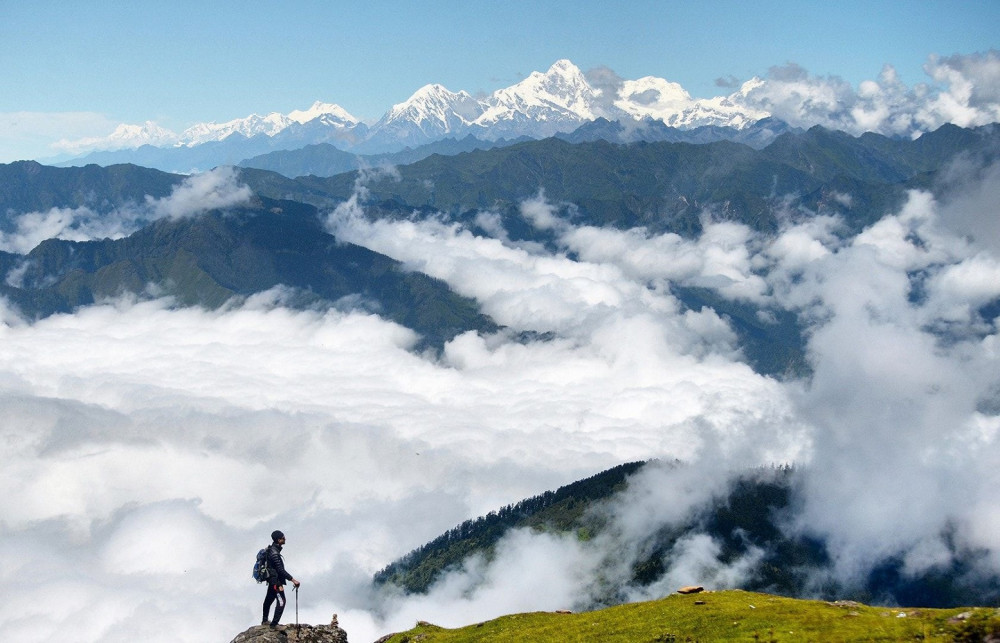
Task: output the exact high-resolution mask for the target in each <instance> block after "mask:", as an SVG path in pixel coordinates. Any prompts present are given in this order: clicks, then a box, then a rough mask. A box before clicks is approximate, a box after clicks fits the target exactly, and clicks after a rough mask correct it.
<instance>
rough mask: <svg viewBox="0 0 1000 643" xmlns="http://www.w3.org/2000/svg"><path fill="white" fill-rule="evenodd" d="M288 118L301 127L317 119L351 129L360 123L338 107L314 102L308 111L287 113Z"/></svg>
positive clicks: (332, 104)
mask: <svg viewBox="0 0 1000 643" xmlns="http://www.w3.org/2000/svg"><path fill="white" fill-rule="evenodd" d="M288 118H290V119H291V120H293V121H295V122H296V123H299V124H301V125H305V124H306V123H308V122H309V121H313V120H316V119H317V118H319V119H322V120H323V122H325V123H328V124H330V125H336V124H340V125H341V126H343V127H353V126H355V125H357V124H358V123H360V122H361V121H359V120H358V119H356V118H355V117H354V116H352V115H351V114H350V113H348V111H347V110H346V109H344V108H343V107H341V106H340V105H335V104H334V103H324V102H321V101H316V102H315V103H313V104H312V107H310V108H309V109H304V110H300V109H297V110H294V111H291V112H289V113H288Z"/></svg>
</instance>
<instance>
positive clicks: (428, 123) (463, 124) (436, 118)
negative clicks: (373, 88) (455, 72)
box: [368, 84, 485, 148]
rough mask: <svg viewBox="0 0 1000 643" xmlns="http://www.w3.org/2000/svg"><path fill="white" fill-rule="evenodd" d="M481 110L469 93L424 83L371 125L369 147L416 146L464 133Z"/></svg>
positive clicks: (482, 108)
mask: <svg viewBox="0 0 1000 643" xmlns="http://www.w3.org/2000/svg"><path fill="white" fill-rule="evenodd" d="M484 109H485V106H484V105H483V103H481V102H480V101H478V100H476V99H475V98H473V97H472V96H470V95H469V93H468V92H464V91H461V92H458V93H455V92H452V91H449V90H448V89H446V88H445V87H443V86H442V85H436V84H435V85H425V86H423V87H421V88H420V89H418V90H417V91H416V92H414V94H413V95H412V96H410V97H409V98H408V99H406V100H405V101H403V102H402V103H398V104H396V105H393V106H392V108H391V109H390V110H389V111H388V112H386V114H385V116H383V117H382V118H381V119H380V120H379V121H378V122H377V123H376V124H375V125H374V126H372V128H371V134H370V136H369V146H368V147H370V148H378V147H380V146H386V147H388V148H391V147H397V148H398V147H399V146H400V144H401V145H411V144H417V145H419V144H422V143H426V142H428V141H433V140H437V139H440V138H444V137H446V136H450V135H454V134H458V133H462V132H466V131H467V130H468V129H469V127H470V126H471V124H472V123H473V122H474V121H475V120H476V119H477V118H479V116H480V115H482V113H483V110H484Z"/></svg>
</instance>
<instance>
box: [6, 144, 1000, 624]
mask: <svg viewBox="0 0 1000 643" xmlns="http://www.w3.org/2000/svg"><path fill="white" fill-rule="evenodd" d="M998 188H1000V169H998V168H997V167H996V166H984V165H983V164H981V163H976V162H975V160H974V159H964V160H963V161H962V162H961V163H956V164H955V166H954V167H953V168H952V170H951V171H950V172H949V173H948V175H947V176H946V177H945V179H944V180H943V181H942V183H941V185H940V186H939V188H938V190H937V191H936V193H935V194H934V195H932V194H931V193H930V192H919V191H915V192H913V193H912V194H911V195H910V197H909V199H908V201H907V203H906V204H905V205H904V206H903V207H902V208H901V209H900V210H899V211H898V212H891V213H887V216H886V217H885V218H883V219H882V220H881V221H879V222H878V223H877V224H875V225H873V226H871V227H870V228H868V229H866V230H865V231H864V232H862V233H861V234H859V235H856V236H853V237H848V236H845V235H844V234H843V229H842V227H841V225H840V222H839V221H838V219H836V218H835V217H828V216H819V215H815V216H802V214H803V213H788V216H787V217H785V218H786V220H787V223H786V224H785V225H784V227H783V228H782V230H781V231H780V232H779V233H778V234H775V235H771V236H766V237H765V236H762V235H760V234H758V233H756V232H754V231H752V230H750V229H748V228H746V227H744V226H742V225H739V224H735V223H732V222H724V221H717V220H715V219H713V218H712V216H711V213H706V214H705V218H704V221H703V224H704V231H703V233H702V234H701V235H700V236H699V237H697V238H694V239H687V238H681V237H679V236H677V235H672V234H663V235H654V234H650V233H648V232H647V231H644V230H641V229H637V230H611V229H600V228H594V227H589V226H581V225H577V224H573V223H571V221H570V219H569V218H568V217H567V216H566V209H565V208H564V207H563V206H561V205H560V204H554V203H550V202H548V201H547V200H546V199H545V197H544V193H540V194H539V195H538V197H537V198H535V199H532V200H529V201H526V202H525V203H524V204H522V214H523V216H524V217H525V218H526V219H528V220H530V221H532V222H533V224H534V225H535V226H537V227H538V228H540V229H544V230H547V231H549V232H551V233H552V235H553V238H554V239H555V246H556V249H555V250H552V249H545V248H542V247H540V246H538V245H535V244H523V243H517V242H513V241H511V240H510V239H509V238H507V236H506V235H505V234H504V232H503V229H502V224H501V222H500V218H499V216H498V215H496V214H495V213H491V212H483V213H481V214H480V217H479V222H480V224H482V225H481V227H482V228H484V229H492V230H493V231H494V234H493V236H490V237H487V236H481V235H476V234H473V233H472V232H470V231H469V230H467V229H464V228H463V227H461V226H459V225H457V224H454V223H449V222H446V221H444V220H423V221H406V220H403V221H386V220H375V221H373V220H371V219H369V218H368V217H366V216H365V213H364V202H363V199H361V198H355V199H352V200H350V201H348V202H346V203H345V204H343V205H342V206H341V207H339V208H337V209H336V210H334V211H332V212H328V213H324V217H325V222H326V225H327V227H328V229H329V231H330V232H332V233H333V234H335V235H336V236H337V237H338V238H340V239H342V240H344V241H350V242H353V243H358V244H361V245H364V246H366V247H369V248H372V249H374V250H376V251H378V252H382V253H384V254H387V255H389V256H392V257H394V258H396V259H398V260H400V261H402V262H404V264H406V265H407V266H409V267H410V268H412V269H414V270H420V271H423V272H426V273H428V274H430V275H432V276H435V277H437V278H440V279H442V280H444V281H446V282H448V283H449V284H450V285H451V287H452V288H453V289H455V290H456V291H457V292H459V293H461V294H463V295H466V296H469V297H473V298H475V299H476V300H477V301H478V302H479V303H480V305H481V306H482V308H483V310H484V311H485V312H486V313H488V314H489V315H491V316H492V317H493V318H494V319H495V320H496V321H498V322H499V323H501V324H503V325H505V326H507V327H508V328H509V329H510V330H509V331H505V332H503V333H499V334H496V335H490V336H481V335H478V334H476V333H473V332H470V333H466V334H462V335H459V336H458V337H456V338H454V339H453V340H452V341H451V342H449V343H448V344H447V345H446V346H445V347H444V349H443V351H442V352H441V353H440V354H439V355H437V354H422V353H418V352H415V351H414V350H413V349H414V347H415V346H416V345H417V344H418V338H417V337H416V336H415V334H414V333H413V331H411V330H409V329H407V328H403V327H401V326H398V325H396V324H393V323H391V322H388V321H386V320H384V319H381V318H380V317H378V316H376V315H373V314H369V313H360V312H356V313H350V312H343V311H337V310H329V311H317V310H294V309H291V308H288V307H286V306H283V305H282V302H283V301H284V300H285V297H286V295H287V293H286V292H285V291H283V290H282V289H281V288H278V289H274V290H272V291H268V292H266V293H262V294H260V295H257V296H254V297H251V298H250V299H248V300H246V301H243V302H239V303H234V304H233V305H231V306H227V307H224V308H222V309H220V310H214V311H206V310H202V309H198V308H178V307H175V306H173V305H172V302H171V301H170V300H169V299H153V300H140V299H134V298H122V299H119V300H114V301H107V302H102V303H100V304H97V305H94V306H90V307H87V308H84V309H81V310H79V311H77V312H75V313H74V314H72V315H54V316H51V317H48V318H46V319H44V320H40V321H35V322H31V323H29V322H27V321H25V320H24V319H22V317H21V316H20V315H19V313H18V311H16V310H15V309H13V308H12V307H11V306H10V305H9V304H7V303H5V302H2V300H0V347H2V348H0V406H2V408H3V409H4V421H3V422H2V423H0V489H3V491H4V493H3V494H2V496H0V547H2V548H3V550H4V551H5V552H7V556H5V561H6V564H5V565H3V566H0V581H2V582H3V583H4V584H5V585H6V586H7V587H8V588H10V589H11V591H9V592H7V593H6V594H5V600H4V601H3V603H2V604H0V628H2V630H3V631H4V633H5V635H6V636H8V637H10V638H12V639H17V640H25V641H64V640H75V641H135V640H147V641H168V640H169V641H174V640H185V641H206V642H208V641H226V640H230V639H231V638H232V637H233V636H234V635H235V634H236V633H237V632H239V631H241V630H243V629H245V628H246V627H249V626H250V625H254V624H256V623H259V621H260V603H261V601H262V599H263V587H262V586H258V585H257V584H256V583H254V582H253V581H252V579H251V578H250V567H251V565H252V559H253V556H254V554H255V553H256V551H257V549H258V548H260V547H262V546H264V545H265V544H267V542H268V540H269V537H268V534H270V532H271V531H272V530H273V529H281V530H283V531H284V532H285V534H286V535H287V536H288V544H287V547H286V550H285V553H286V563H287V566H288V568H289V570H290V571H291V572H292V573H293V574H294V575H295V576H296V577H297V578H298V579H300V580H301V581H302V587H301V590H300V593H299V596H298V599H297V600H298V609H299V618H300V620H301V621H302V622H311V623H323V622H326V621H328V620H329V618H330V615H331V614H333V613H338V614H339V615H340V622H341V624H342V625H343V626H344V627H345V629H347V631H348V633H349V634H350V637H351V640H353V641H373V640H375V639H376V638H377V637H378V636H380V635H381V634H384V633H386V632H390V631H395V630H400V629H405V628H409V627H411V626H412V625H413V623H414V622H415V621H416V620H417V619H423V620H429V621H432V622H435V623H439V624H442V625H447V626H454V625H461V624H465V623H471V622H476V621H479V620H483V619H486V618H489V617H492V616H496V615H499V614H503V613H508V612H516V611H528V610H546V609H559V608H573V607H574V606H577V605H580V604H584V603H585V602H586V601H587V600H588V599H589V598H590V597H591V595H592V592H593V585H594V581H593V574H594V573H595V572H598V571H599V572H600V573H601V574H604V575H605V576H606V577H607V576H614V575H616V574H617V575H619V576H620V577H621V578H622V583H623V587H626V588H627V589H628V591H629V597H630V598H633V599H641V598H647V597H652V596H657V595H661V594H664V593H669V592H670V591H673V590H674V589H676V586H678V585H680V584H689V583H698V584H705V585H708V586H712V587H728V586H735V585H738V584H739V582H740V579H741V578H743V577H744V575H745V574H746V572H747V571H748V570H749V569H751V568H752V566H753V564H754V560H755V558H754V557H755V555H757V553H756V552H753V551H751V552H750V553H749V554H748V556H747V557H746V558H745V559H741V560H738V561H735V562H734V561H730V562H728V563H723V562H721V561H720V560H719V558H718V551H719V547H718V544H717V543H715V542H713V541H712V540H711V538H710V537H709V536H707V535H694V536H692V537H690V538H686V539H684V540H682V541H681V542H680V543H678V544H677V546H676V548H675V550H674V552H673V554H674V562H673V564H672V565H671V567H670V568H669V569H668V571H667V573H666V575H665V576H664V578H663V579H661V580H660V581H659V582H657V583H655V584H654V585H652V586H650V587H646V588H634V587H627V583H625V581H624V578H625V577H626V576H627V572H628V562H629V560H630V559H631V558H634V557H635V556H637V555H638V551H637V548H638V544H639V543H641V542H643V540H644V539H645V538H647V537H648V536H649V534H651V533H653V532H654V531H655V530H656V529H658V528H660V527H661V526H663V525H664V524H670V523H672V522H683V521H684V520H685V519H686V518H687V517H688V516H689V515H690V513H691V512H692V511H694V510H695V509H696V508H697V507H699V506H701V505H702V504H703V503H704V502H706V501H708V500H709V499H710V498H711V497H712V495H713V494H716V493H719V492H720V491H721V490H722V489H723V488H724V487H725V484H726V482H727V480H728V479H729V477H730V476H731V475H732V474H733V473H738V472H741V471H745V470H746V469H747V468H748V467H755V466H758V465H769V464H785V463H791V464H795V465H797V466H798V467H799V468H800V469H801V471H802V472H803V476H804V478H803V480H804V482H803V497H802V498H801V511H800V512H799V513H798V514H797V515H798V519H799V520H798V523H797V524H795V525H790V526H789V529H796V530H801V531H803V532H807V533H813V534H816V535H819V536H822V537H824V538H826V539H827V541H828V542H829V544H830V548H831V553H832V559H833V565H832V568H831V572H830V573H831V574H832V575H834V576H835V577H836V578H837V579H838V580H841V581H843V582H850V581H851V580H854V579H859V578H862V577H863V576H864V574H865V573H866V571H867V570H868V569H869V568H870V566H871V565H872V564H873V563H875V562H877V561H879V560H881V559H882V558H883V557H885V556H887V555H899V556H902V557H903V558H904V559H905V562H906V569H907V571H908V572H909V573H920V572H921V571H925V570H928V569H933V568H934V566H936V565H942V564H946V563H947V562H948V560H949V559H950V557H951V556H952V555H953V553H954V547H955V543H956V542H957V543H958V546H959V547H961V548H968V549H982V550H985V551H986V552H988V556H987V558H985V559H984V568H983V569H982V570H980V571H981V572H982V573H984V574H991V573H1000V506H998V505H997V503H996V501H995V489H996V488H997V486H998V483H1000V473H998V472H1000V450H998V449H997V441H998V437H1000V436H998V432H1000V368H998V366H1000V332H998V328H997V325H996V322H995V321H990V320H985V319H983V317H982V315H981V314H980V313H979V310H980V308H981V307H982V306H983V305H985V304H988V303H990V302H993V301H995V300H996V299H997V298H998V297H1000V249H998V247H997V245H996V244H997V238H998V237H997V235H996V227H997V220H998V212H997V206H996V203H998V202H1000V201H998V200H997V199H996V198H995V196H996V195H997V193H998ZM211 195H215V197H211ZM361 195H363V192H359V196H361ZM248 196H249V195H248V193H247V192H246V191H245V188H243V187H242V186H240V185H238V184H237V183H236V181H235V178H234V175H233V174H232V173H227V172H226V171H224V170H222V171H217V172H215V173H211V174H207V175H199V176H196V177H191V178H190V179H189V180H188V181H187V182H185V183H184V184H182V185H181V186H179V187H178V188H177V190H176V191H175V193H174V195H172V196H171V197H167V198H165V199H161V200H159V201H153V200H149V201H147V203H146V204H143V206H142V217H141V219H142V220H143V221H145V220H147V219H152V218H157V217H162V216H197V214H196V212H197V211H198V210H199V207H200V206H199V205H198V204H199V203H209V202H208V201H202V200H201V199H202V198H205V199H210V198H215V201H212V202H211V203H212V205H209V206H208V207H220V206H225V205H233V204H236V203H240V202H242V201H243V200H245V199H246V198H248ZM847 196H849V195H845V198H847ZM29 214H30V213H29ZM128 216H131V215H128ZM128 216H125V215H123V220H125V221H126V223H127V221H129V220H132V221H135V220H137V219H134V218H133V219H128ZM85 218H86V217H85ZM112 219H114V216H111V217H110V218H109V219H107V221H110V220H112ZM19 220H20V221H21V222H22V224H23V225H21V227H19V228H18V230H17V232H16V236H14V237H10V236H8V237H6V238H5V240H4V242H5V244H6V247H7V248H10V249H14V250H21V249H24V248H26V247H28V246H30V245H31V243H32V242H33V241H30V240H34V239H37V238H39V237H40V236H43V233H42V232H40V231H39V229H36V228H34V227H32V221H35V220H36V219H32V218H31V217H26V218H25V217H22V218H21V219H19ZM37 220H38V221H42V222H44V221H45V217H38V218H37ZM88 220H89V219H88ZM39 225H41V224H39ZM64 227H66V226H64ZM68 228H72V229H74V230H76V232H74V233H73V234H77V233H79V230H80V226H79V225H77V226H76V227H75V228H73V226H72V225H70V226H68ZM52 229H53V228H52V227H49V228H46V231H45V232H44V235H49V236H52ZM67 234H68V233H67ZM81 234H82V233H81ZM671 284H678V285H693V286H702V287H712V288H715V289H716V290H718V292H719V293H721V294H722V295H724V296H725V297H728V298H732V299H739V300H744V301H748V302H753V303H756V304H758V305H760V306H762V307H772V308H774V307H777V308H785V309H789V310H794V311H796V312H797V313H798V314H799V315H800V316H801V317H802V319H804V320H806V321H807V322H808V324H809V333H808V359H809V362H810V365H811V367H812V376H811V377H810V378H809V379H808V380H790V381H782V380H779V379H775V378H772V377H765V376H762V375H760V374H758V373H755V372H754V371H753V370H752V369H751V368H750V367H749V366H747V365H746V364H745V363H744V361H742V360H741V354H740V346H739V343H738V338H737V335H736V333H735V332H734V331H733V329H732V328H731V327H730V325H729V323H728V321H727V320H726V319H725V318H723V317H721V316H719V315H718V314H716V313H715V312H713V311H712V310H710V309H704V310H702V311H701V312H694V311H691V310H687V309H685V308H684V307H683V306H682V305H681V304H680V302H678V300H677V299H676V298H674V297H673V295H672V294H671V291H670V286H671ZM521 331H535V332H538V333H544V334H546V335H545V337H547V338H548V339H546V340H545V341H531V342H527V343H525V342H523V341H520V340H519V339H517V336H516V334H517V333H520V332H521ZM650 458H659V459H662V460H665V461H673V460H680V461H682V462H683V463H685V466H683V467H680V468H676V469H668V468H660V467H652V468H649V469H647V470H646V471H645V472H644V473H643V474H641V475H640V476H638V477H637V479H636V480H635V481H634V483H633V485H632V486H631V488H630V491H629V492H628V494H627V495H626V497H624V498H623V499H622V501H621V502H620V503H619V504H618V505H617V507H616V509H615V511H614V515H613V518H614V521H615V522H614V525H615V526H614V529H612V530H610V531H609V533H611V534H613V535H614V538H613V539H612V538H611V537H610V536H609V537H606V538H598V539H595V540H594V541H591V542H588V543H581V542H579V541H577V540H576V539H566V538H561V537H558V536H553V535H551V534H533V533H529V532H516V533H514V534H512V535H511V536H510V537H509V538H507V539H505V540H504V541H503V542H502V543H501V545H500V546H499V548H498V554H497V557H496V558H495V560H494V562H493V564H487V563H486V562H485V561H483V560H472V561H469V563H468V564H467V565H466V567H465V568H464V569H462V570H460V571H458V572H456V573H454V574H451V575H449V576H447V577H446V578H444V579H443V580H442V581H441V582H440V583H439V584H438V585H437V586H435V587H434V588H433V589H432V591H431V593H430V594H429V595H427V596H422V597H404V596H387V595H384V594H378V593H376V592H375V591H374V590H373V588H372V587H371V575H372V574H373V573H374V572H375V571H377V570H378V569H380V568H381V567H382V566H384V565H385V564H387V563H388V562H390V561H392V560H393V559H395V558H397V557H399V556H401V555H403V554H405V553H406V552H408V551H409V550H411V549H412V548H414V547H417V546H419V545H421V544H423V543H425V542H427V541H428V540H430V539H432V538H434V537H435V536H437V535H439V534H440V533H442V532H443V531H445V530H447V529H449V528H450V527H452V526H454V525H455V524H457V523H459V522H461V521H463V520H465V519H468V518H471V517H475V516H478V515H481V514H484V513H486V512H488V511H490V510H494V509H497V508H498V507H500V506H502V505H505V504H508V503H511V502H516V501H518V500H520V499H522V498H525V497H528V496H531V495H535V494H538V493H541V492H543V491H546V490H549V489H554V488H556V487H558V486H560V485H563V484H566V483H569V482H572V481H574V480H577V479H580V478H583V477H587V476H589V475H592V474H594V473H596V472H598V471H600V470H603V469H605V468H608V467H611V466H614V465H617V464H620V463H622V462H626V461H634V460H646V459H650ZM945 535H947V536H948V538H949V540H948V541H947V542H946V541H945V539H944V537H945ZM611 550H614V551H615V552H617V553H616V556H615V557H609V552H610V551H611ZM609 560H610V561H611V562H609ZM295 608H296V598H295V597H294V596H292V595H290V596H289V607H288V609H287V610H286V612H285V618H284V619H283V621H284V622H291V621H293V620H294V618H295V616H294V613H295V612H294V610H295Z"/></svg>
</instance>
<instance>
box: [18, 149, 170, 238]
mask: <svg viewBox="0 0 1000 643" xmlns="http://www.w3.org/2000/svg"><path fill="white" fill-rule="evenodd" d="M183 179H184V177H183V176H180V175H178V174H168V173H166V172H161V171H159V170H151V169H149V168H145V167H139V166H138V165H112V166H109V167H99V166H97V165H88V166H86V167H67V168H57V167H50V166H47V165H41V164H39V163H36V162H34V161H18V162H17V163H9V164H0V229H3V225H4V222H5V221H6V217H7V216H8V214H9V213H11V212H14V213H24V212H42V211H46V210H49V209H50V208H78V207H88V208H90V209H92V210H94V211H95V212H107V211H110V210H111V209H113V208H116V207H120V206H122V205H125V204H127V203H142V202H143V201H144V200H145V198H146V196H147V195H149V196H151V197H153V198H160V197H165V196H167V195H168V194H170V192H171V190H173V188H174V187H175V186H176V185H178V184H179V183H180V182H181V181H182V180H183Z"/></svg>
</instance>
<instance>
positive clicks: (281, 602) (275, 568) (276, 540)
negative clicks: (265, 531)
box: [260, 531, 299, 628]
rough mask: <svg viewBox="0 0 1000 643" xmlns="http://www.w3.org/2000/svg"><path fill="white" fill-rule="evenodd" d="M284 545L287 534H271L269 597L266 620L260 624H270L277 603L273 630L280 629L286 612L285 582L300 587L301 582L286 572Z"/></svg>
mask: <svg viewBox="0 0 1000 643" xmlns="http://www.w3.org/2000/svg"><path fill="white" fill-rule="evenodd" d="M284 545H285V534H283V533H281V532H280V531H273V532H271V544H270V545H268V547H267V596H265V597H264V619H263V620H262V621H261V622H260V624H261V625H267V624H268V618H267V616H268V614H269V613H270V611H271V604H272V603H275V602H277V604H276V605H275V606H274V618H272V619H271V620H270V625H271V627H272V628H275V627H278V621H280V620H281V613H282V612H284V611H285V581H289V580H290V581H292V585H295V586H296V587H298V586H299V581H297V580H295V579H294V578H292V575H291V574H289V573H288V572H287V571H286V570H285V561H284V559H282V557H281V548H282V547H283V546H284Z"/></svg>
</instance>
